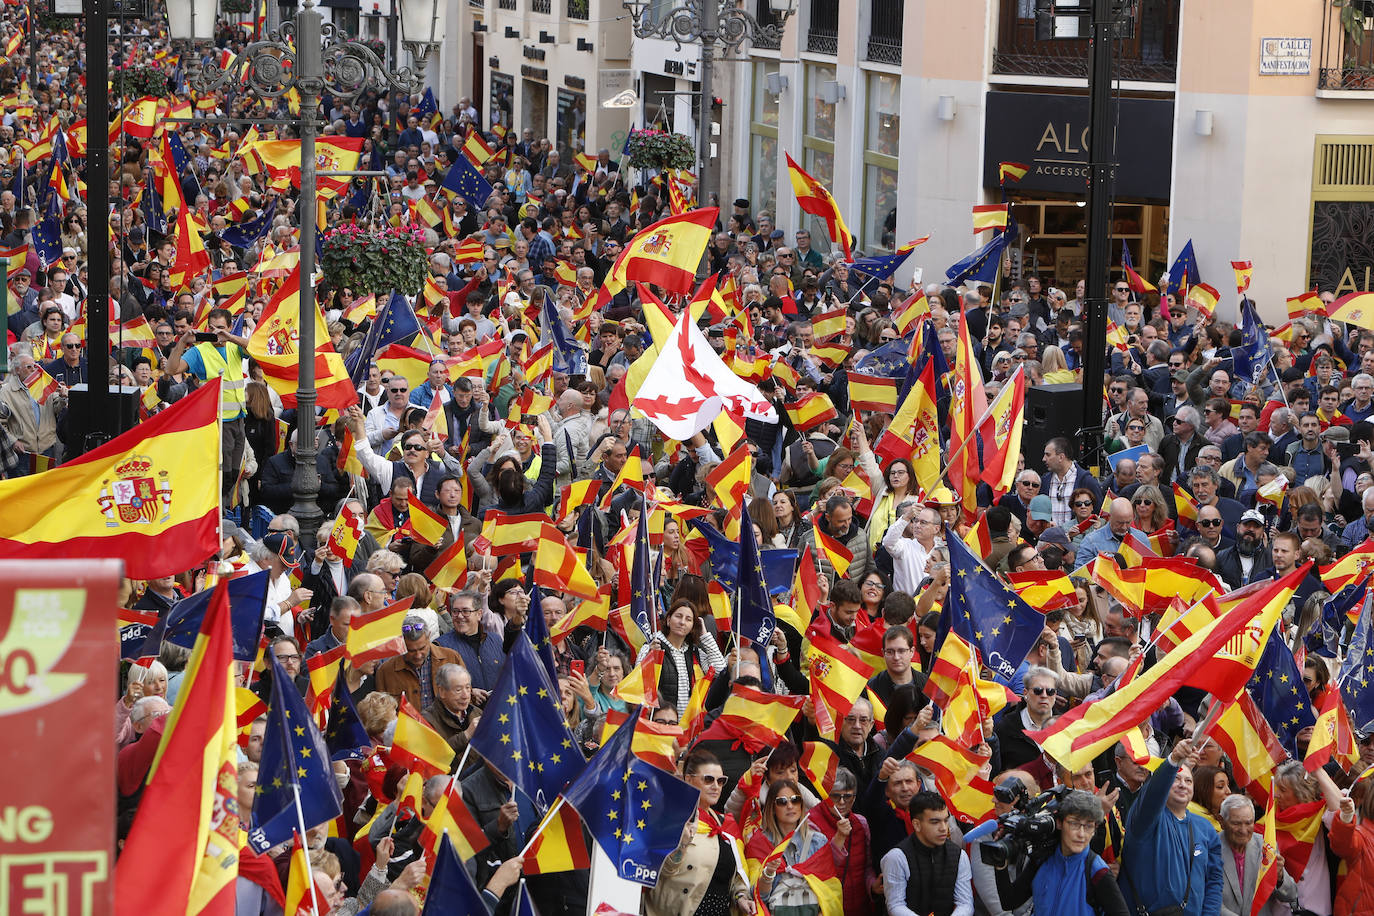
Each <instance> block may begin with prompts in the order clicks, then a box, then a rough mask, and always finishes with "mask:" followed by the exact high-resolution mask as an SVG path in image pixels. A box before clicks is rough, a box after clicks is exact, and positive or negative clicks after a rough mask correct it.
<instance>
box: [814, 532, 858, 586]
mask: <svg viewBox="0 0 1374 916" xmlns="http://www.w3.org/2000/svg"><path fill="white" fill-rule="evenodd" d="M813 530H814V531H815V534H816V546H817V547H818V548H820V550H821V551H822V552H824V554H825V558H826V560H828V561H829V562H830V566H831V568H832V569H834V570H835V575H836V576H837V577H839V578H841V579H843V578H844V577H845V575H846V574H847V573H848V572H849V564H851V563H853V562H854V552H853V551H852V550H850V549H849V548H848V547H846V546H844V544H841V543H840V542H839V541H837V540H835V539H834V538H833V537H831V536H830V535H828V534H826V533H825V532H824V531H822V530H821V529H820V528H819V527H817V528H815V529H813Z"/></svg>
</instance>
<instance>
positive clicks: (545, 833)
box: [524, 805, 591, 875]
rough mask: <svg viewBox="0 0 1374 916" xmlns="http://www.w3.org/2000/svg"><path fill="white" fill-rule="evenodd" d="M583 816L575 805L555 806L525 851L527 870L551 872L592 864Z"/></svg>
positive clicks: (533, 872) (534, 872)
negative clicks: (583, 830)
mask: <svg viewBox="0 0 1374 916" xmlns="http://www.w3.org/2000/svg"><path fill="white" fill-rule="evenodd" d="M590 867H591V857H590V855H588V853H587V841H586V840H585V839H583V835H582V819H581V818H580V817H578V815H577V810H576V809H575V808H573V806H572V805H559V806H558V807H557V808H555V809H553V810H551V811H550V812H549V814H548V816H547V817H546V818H545V822H544V823H543V824H542V825H541V826H540V827H539V829H538V833H537V835H536V836H535V838H534V840H533V841H532V842H531V844H530V849H529V852H527V853H525V865H524V873H525V874H527V875H548V874H556V873H558V872H565V871H576V870H578V869H583V868H590Z"/></svg>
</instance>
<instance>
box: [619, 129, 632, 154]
mask: <svg viewBox="0 0 1374 916" xmlns="http://www.w3.org/2000/svg"><path fill="white" fill-rule="evenodd" d="M634 133H635V126H634V125H633V124H631V125H630V129H629V130H627V131H625V145H624V146H622V147H621V148H620V158H621V159H624V158H625V157H626V156H628V155H630V138H631V137H633V136H634Z"/></svg>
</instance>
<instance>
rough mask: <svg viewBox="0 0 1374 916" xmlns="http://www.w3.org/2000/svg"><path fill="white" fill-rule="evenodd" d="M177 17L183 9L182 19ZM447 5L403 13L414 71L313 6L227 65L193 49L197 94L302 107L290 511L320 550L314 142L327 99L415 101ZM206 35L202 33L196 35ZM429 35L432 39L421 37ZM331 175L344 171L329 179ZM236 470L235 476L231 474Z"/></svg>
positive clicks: (209, 26) (179, 23)
mask: <svg viewBox="0 0 1374 916" xmlns="http://www.w3.org/2000/svg"><path fill="white" fill-rule="evenodd" d="M215 4H216V0H190V2H184V0H183V2H179V3H169V4H168V7H167V8H168V20H169V27H170V28H169V31H170V33H171V36H172V37H173V38H174V39H186V40H189V41H195V40H197V39H204V38H207V37H209V36H208V34H207V33H209V32H212V31H213V26H214V15H215ZM174 11H175V12H174ZM443 17H444V0H408V2H406V3H405V4H404V6H403V7H402V10H401V21H402V26H401V28H402V31H403V33H404V34H406V35H407V36H408V37H407V39H406V41H405V46H406V47H407V48H408V49H409V50H410V52H411V54H412V55H413V56H414V59H415V65H416V66H415V69H413V70H412V69H411V68H409V67H400V68H397V69H396V70H394V71H393V70H391V69H390V68H388V67H387V65H386V64H385V63H384V62H383V61H382V60H381V59H380V58H378V57H377V56H376V55H375V54H374V53H373V52H372V50H371V49H369V48H368V47H367V45H365V44H364V43H363V42H362V41H359V40H357V39H345V38H344V37H343V36H342V35H339V34H336V28H335V26H334V24H333V23H332V22H324V21H323V17H322V16H321V15H320V12H319V10H317V9H316V8H315V0H304V5H303V6H302V8H301V10H300V11H299V12H298V13H297V14H296V18H295V22H294V23H293V22H284V23H282V25H281V27H280V29H278V30H277V31H276V32H273V33H272V34H271V35H270V37H269V38H267V39H266V40H263V41H255V42H252V43H250V44H249V45H248V46H247V47H246V48H244V50H243V51H242V52H241V53H240V54H239V55H238V56H237V57H235V58H234V59H233V60H231V61H230V62H229V63H228V65H227V66H225V67H224V68H222V69H221V68H220V67H218V66H217V65H215V64H213V63H211V64H209V65H206V64H205V63H204V62H202V61H201V60H200V58H199V57H198V56H197V55H196V54H195V52H194V50H193V49H188V53H187V55H186V56H187V58H188V60H187V62H186V73H187V79H188V81H189V82H190V84H191V86H192V87H193V88H195V89H196V90H197V91H198V92H210V91H213V90H216V89H221V88H223V87H225V86H226V85H230V84H233V85H236V86H237V85H240V84H246V87H247V88H248V89H249V90H250V91H251V92H253V93H254V94H255V95H258V96H260V97H263V98H270V99H275V98H279V97H281V96H282V95H285V94H286V93H287V92H289V91H290V90H291V89H293V88H294V89H295V90H297V92H298V93H299V94H300V100H301V117H300V121H299V125H298V126H299V131H300V139H301V194H300V221H301V237H300V275H301V284H300V316H301V317H300V321H299V322H298V327H299V332H300V337H299V340H298V341H297V351H298V353H299V356H300V362H299V369H298V373H299V374H298V378H297V382H296V471H295V475H294V476H293V477H292V481H291V491H292V500H293V503H292V506H291V514H292V515H293V516H295V518H296V520H297V521H298V522H299V523H300V529H301V540H302V542H303V543H305V544H306V546H310V545H313V543H314V540H315V531H316V530H317V529H318V528H319V526H320V522H321V521H322V520H323V517H324V516H323V513H322V512H321V511H320V507H319V503H318V497H319V494H320V475H319V469H318V468H317V467H316V466H315V462H316V456H317V455H318V453H319V447H318V444H317V439H316V433H315V423H314V417H315V402H316V391H315V322H314V321H313V320H312V316H313V315H314V313H315V308H316V306H315V281H314V276H315V234H316V232H317V230H318V227H317V226H316V224H315V198H316V180H317V178H318V177H319V174H320V173H318V172H317V171H316V157H315V136H316V129H317V126H318V125H317V109H318V108H319V104H320V97H321V96H322V95H323V94H324V93H325V92H328V93H329V94H330V96H332V97H334V98H336V99H338V100H340V101H344V102H353V101H356V100H357V98H358V97H359V96H360V95H362V94H363V93H364V92H365V91H367V90H368V89H372V88H383V87H386V86H388V85H389V86H391V87H392V88H393V89H395V90H397V91H399V92H404V93H406V94H407V95H409V94H411V93H415V92H418V91H419V90H420V89H421V88H423V86H424V76H423V74H424V69H425V63H426V59H427V58H428V56H429V54H430V52H431V51H433V49H434V48H435V46H436V45H437V43H438V41H440V40H442V38H443ZM197 32H202V34H197ZM422 36H423V37H422ZM256 123H259V124H273V123H279V124H295V123H297V122H295V121H294V120H293V121H275V122H274V121H272V120H268V119H263V120H260V121H258V122H256ZM323 174H324V175H325V176H327V177H328V176H331V175H335V174H348V173H334V172H325V173H323ZM226 470H228V469H226Z"/></svg>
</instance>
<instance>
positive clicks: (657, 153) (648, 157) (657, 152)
mask: <svg viewBox="0 0 1374 916" xmlns="http://www.w3.org/2000/svg"><path fill="white" fill-rule="evenodd" d="M629 150H630V165H632V166H634V167H635V168H637V169H690V168H694V167H695V166H696V162H697V151H696V148H695V147H694V146H693V145H692V141H691V140H690V139H689V138H687V137H686V136H684V135H682V134H670V133H665V132H664V131H661V130H632V131H630V140H629Z"/></svg>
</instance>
